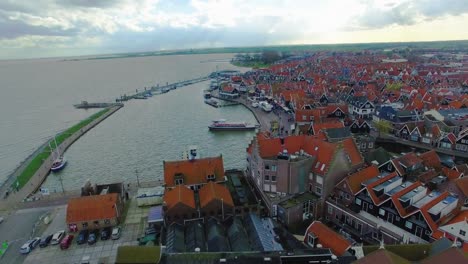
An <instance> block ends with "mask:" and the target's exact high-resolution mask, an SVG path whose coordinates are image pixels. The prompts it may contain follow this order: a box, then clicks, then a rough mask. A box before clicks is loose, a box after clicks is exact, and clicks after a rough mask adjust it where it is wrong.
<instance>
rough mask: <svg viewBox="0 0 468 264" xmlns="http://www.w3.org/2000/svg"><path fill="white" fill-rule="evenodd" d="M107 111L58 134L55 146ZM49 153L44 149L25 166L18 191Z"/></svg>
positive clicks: (104, 110) (100, 112)
mask: <svg viewBox="0 0 468 264" xmlns="http://www.w3.org/2000/svg"><path fill="white" fill-rule="evenodd" d="M107 111H109V108H106V109H103V110H101V111H99V112H97V113H95V114H93V115H91V116H90V117H88V118H86V119H84V120H82V121H81V122H79V123H78V124H76V125H74V126H72V127H70V128H69V129H67V130H65V131H63V132H62V133H60V134H58V135H57V136H56V138H55V139H56V141H57V145H60V144H61V143H62V142H63V141H65V140H66V139H67V138H68V137H70V136H71V135H72V134H73V133H75V132H77V131H78V130H80V129H81V128H83V127H84V126H86V125H88V124H89V123H91V122H92V121H93V120H95V119H96V118H98V117H100V116H102V115H103V114H105V113H107ZM50 145H51V146H52V149H55V143H54V142H53V140H51V141H50ZM50 152H51V151H50V149H49V148H45V149H44V150H43V151H42V152H41V153H39V154H38V155H37V156H36V157H34V158H33V159H32V160H31V162H30V163H29V164H28V165H27V166H26V168H25V169H24V170H23V172H21V174H20V175H19V176H18V178H17V182H18V183H17V184H18V188H19V189H21V188H22V187H23V186H24V185H26V183H28V181H29V179H31V177H32V176H33V175H34V173H36V171H37V170H38V169H39V168H40V167H41V165H42V163H43V162H44V160H46V159H47V158H48V157H49V155H50ZM15 184H16V183H14V184H13V186H12V187H13V188H14V187H15Z"/></svg>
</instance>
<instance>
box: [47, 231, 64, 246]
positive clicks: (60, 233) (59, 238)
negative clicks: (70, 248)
mask: <svg viewBox="0 0 468 264" xmlns="http://www.w3.org/2000/svg"><path fill="white" fill-rule="evenodd" d="M64 236H65V230H60V231H58V232H57V233H55V234H54V235H53V236H52V240H51V241H50V244H51V245H57V244H59V243H60V241H62V239H63V237H64Z"/></svg>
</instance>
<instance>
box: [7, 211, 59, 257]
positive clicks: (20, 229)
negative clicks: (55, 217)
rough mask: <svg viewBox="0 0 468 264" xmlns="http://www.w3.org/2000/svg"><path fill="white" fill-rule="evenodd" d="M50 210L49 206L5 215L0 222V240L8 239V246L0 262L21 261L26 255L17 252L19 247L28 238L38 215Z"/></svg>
mask: <svg viewBox="0 0 468 264" xmlns="http://www.w3.org/2000/svg"><path fill="white" fill-rule="evenodd" d="M50 210H51V209H50V207H46V208H33V209H24V210H19V211H16V212H14V213H12V214H11V215H9V216H5V221H4V222H3V223H2V224H0V240H1V242H3V241H5V240H6V241H8V242H9V247H8V250H7V252H6V253H5V255H4V256H3V257H2V258H1V259H0V263H2V264H13V263H15V264H16V263H23V261H24V259H25V258H26V256H25V255H21V254H20V253H19V250H20V247H21V246H22V245H23V244H24V242H26V241H27V240H28V239H29V238H30V236H31V232H32V230H33V226H34V225H35V223H36V222H37V221H38V220H39V217H41V215H44V214H45V213H47V212H48V211H50Z"/></svg>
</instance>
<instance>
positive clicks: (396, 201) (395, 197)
mask: <svg viewBox="0 0 468 264" xmlns="http://www.w3.org/2000/svg"><path fill="white" fill-rule="evenodd" d="M419 186H422V184H421V182H419V181H417V182H414V183H413V184H411V185H409V186H408V187H406V188H404V189H403V190H401V191H399V192H397V193H395V194H394V195H393V196H392V202H393V204H394V205H395V208H396V209H397V211H398V213H399V214H400V216H401V217H406V216H408V214H409V213H410V212H408V211H406V209H405V208H404V207H403V206H402V205H401V203H400V199H399V198H400V197H401V196H403V195H405V194H407V193H409V192H411V191H412V190H414V189H416V188H418V187H419ZM413 212H416V211H413ZM411 213H412V212H411Z"/></svg>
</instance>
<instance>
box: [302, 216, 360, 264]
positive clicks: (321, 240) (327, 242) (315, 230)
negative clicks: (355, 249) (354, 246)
mask: <svg viewBox="0 0 468 264" xmlns="http://www.w3.org/2000/svg"><path fill="white" fill-rule="evenodd" d="M309 233H312V234H314V235H315V236H316V237H317V239H318V244H322V246H323V247H324V248H329V249H330V250H331V251H332V252H333V254H335V255H337V256H342V255H343V254H344V253H345V252H346V251H347V250H348V249H349V248H351V243H350V242H349V241H348V240H346V239H345V238H344V237H342V236H341V235H340V234H338V233H336V232H335V231H333V230H332V229H330V228H329V227H328V226H326V225H324V224H323V223H322V222H320V221H314V222H312V224H310V225H309V227H308V228H307V230H306V232H305V235H304V242H306V243H307V235H308V234H309Z"/></svg>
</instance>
